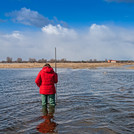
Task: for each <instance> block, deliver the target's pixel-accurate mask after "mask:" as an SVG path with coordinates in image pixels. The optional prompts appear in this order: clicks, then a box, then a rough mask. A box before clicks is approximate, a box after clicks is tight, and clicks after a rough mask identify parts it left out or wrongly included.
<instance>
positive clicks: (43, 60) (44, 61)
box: [38, 58, 47, 63]
mask: <svg viewBox="0 0 134 134" xmlns="http://www.w3.org/2000/svg"><path fill="white" fill-rule="evenodd" d="M38 62H39V63H46V62H47V60H46V59H44V58H42V59H39V60H38Z"/></svg>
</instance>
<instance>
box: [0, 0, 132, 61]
mask: <svg viewBox="0 0 134 134" xmlns="http://www.w3.org/2000/svg"><path fill="white" fill-rule="evenodd" d="M55 47H56V49H57V59H63V58H65V59H67V60H90V59H96V60H105V59H113V60H134V0H3V1H2V0H1V1H0V61H2V60H6V58H7V57H12V58H13V60H16V59H17V58H22V59H23V60H28V59H29V58H35V59H37V60H38V59H42V58H44V59H48V60H49V59H54V55H55V54H54V51H55Z"/></svg>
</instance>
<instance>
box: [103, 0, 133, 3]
mask: <svg viewBox="0 0 134 134" xmlns="http://www.w3.org/2000/svg"><path fill="white" fill-rule="evenodd" d="M105 1H107V2H125V3H134V0H105Z"/></svg>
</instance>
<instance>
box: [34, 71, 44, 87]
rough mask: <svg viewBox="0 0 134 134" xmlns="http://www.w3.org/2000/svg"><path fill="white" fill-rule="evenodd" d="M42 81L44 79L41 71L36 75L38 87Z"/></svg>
mask: <svg viewBox="0 0 134 134" xmlns="http://www.w3.org/2000/svg"><path fill="white" fill-rule="evenodd" d="M41 82H42V80H41V72H39V73H38V75H37V77H36V79H35V83H36V85H37V86H38V87H40V85H41Z"/></svg>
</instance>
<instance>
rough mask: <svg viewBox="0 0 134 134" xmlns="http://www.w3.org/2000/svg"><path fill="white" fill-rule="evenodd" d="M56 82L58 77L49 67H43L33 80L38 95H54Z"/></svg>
mask: <svg viewBox="0 0 134 134" xmlns="http://www.w3.org/2000/svg"><path fill="white" fill-rule="evenodd" d="M57 82H58V75H57V73H55V72H54V70H53V68H51V67H43V68H42V70H41V71H40V72H39V74H38V75H37V77H36V79H35V83H36V85H37V86H38V87H40V94H46V95H47V94H55V93H56V90H55V86H54V84H55V83H57Z"/></svg>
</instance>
